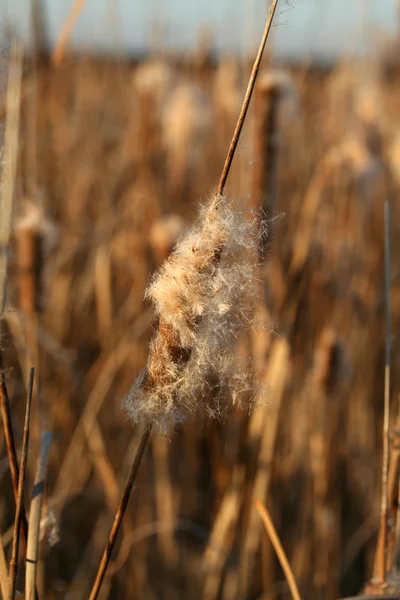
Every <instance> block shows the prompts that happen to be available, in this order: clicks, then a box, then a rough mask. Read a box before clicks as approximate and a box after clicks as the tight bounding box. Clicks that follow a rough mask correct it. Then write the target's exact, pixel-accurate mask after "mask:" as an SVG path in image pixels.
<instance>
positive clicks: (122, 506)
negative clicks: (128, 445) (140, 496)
mask: <svg viewBox="0 0 400 600" xmlns="http://www.w3.org/2000/svg"><path fill="white" fill-rule="evenodd" d="M151 430H152V427H151V426H149V427H147V428H146V429H145V430H144V431H143V433H142V437H141V439H140V442H139V446H138V448H137V451H136V454H135V456H134V459H133V461H132V464H131V468H130V470H129V474H128V477H127V480H126V482H125V487H124V491H123V494H122V498H121V501H120V503H119V506H118V509H117V512H116V515H115V518H114V523H113V525H112V528H111V532H110V535H109V538H108V542H107V546H106V548H105V550H104V552H103V556H102V559H101V562H100V566H99V569H98V571H97V575H96V579H95V582H94V584H93V588H92V591H91V593H90V596H89V599H90V600H95V598H97V596H98V594H99V591H100V588H101V584H102V582H103V579H104V575H105V572H106V569H107V565H108V563H109V561H110V557H111V553H112V551H113V548H114V546H115V541H116V539H117V535H118V531H119V529H120V527H121V523H122V519H123V518H124V514H125V511H126V507H127V505H128V500H129V496H130V494H131V491H132V487H133V485H134V483H135V480H136V477H137V474H138V471H139V467H140V463H141V462H142V458H143V455H144V452H145V450H146V447H147V444H148V442H149V439H150V434H151Z"/></svg>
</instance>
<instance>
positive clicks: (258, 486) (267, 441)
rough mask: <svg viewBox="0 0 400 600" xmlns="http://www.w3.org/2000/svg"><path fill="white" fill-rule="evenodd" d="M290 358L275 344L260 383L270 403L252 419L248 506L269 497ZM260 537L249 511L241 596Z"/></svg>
mask: <svg viewBox="0 0 400 600" xmlns="http://www.w3.org/2000/svg"><path fill="white" fill-rule="evenodd" d="M289 357H290V346H289V342H288V340H287V339H285V338H282V339H279V340H276V341H275V343H274V345H273V348H272V353H271V356H270V359H269V362H268V365H267V368H266V371H265V373H264V375H263V376H262V379H261V385H262V386H265V387H266V388H267V389H268V391H269V395H270V397H271V403H270V404H269V406H268V411H267V410H266V409H265V408H259V409H255V410H254V411H253V413H252V415H251V419H250V424H249V442H248V443H249V444H257V443H258V442H259V450H258V456H257V459H256V464H257V471H256V475H255V478H254V481H253V486H252V490H251V498H252V504H251V506H253V505H254V502H255V501H256V500H258V499H262V501H264V502H265V499H266V497H267V494H268V490H269V483H270V480H271V467H272V457H273V453H274V448H275V442H276V436H277V432H278V422H279V416H280V412H281V403H282V399H283V394H284V391H285V386H286V380H287V373H288V369H289ZM256 447H257V446H256ZM260 535H261V529H260V522H259V519H258V518H257V513H256V511H255V510H250V514H249V520H248V523H247V529H246V533H245V540H244V547H243V549H242V559H241V564H240V569H239V588H240V591H241V592H243V590H244V588H245V586H246V585H247V582H248V581H249V577H250V573H251V569H252V566H253V561H254V556H255V554H256V551H257V548H258V545H259V541H260Z"/></svg>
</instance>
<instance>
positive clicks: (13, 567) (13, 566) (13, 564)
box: [8, 369, 35, 600]
mask: <svg viewBox="0 0 400 600" xmlns="http://www.w3.org/2000/svg"><path fill="white" fill-rule="evenodd" d="M34 376H35V371H34V369H31V372H30V376H29V388H28V399H27V402H26V411H25V423H24V435H23V441H22V453H21V465H20V469H19V480H18V496H17V506H16V509H15V520H14V534H13V546H12V555H11V561H10V576H9V585H8V597H9V600H14V597H15V592H16V589H15V586H16V582H17V568H18V550H19V531H20V525H21V517H22V511H23V494H24V485H25V473H26V464H27V459H28V443H29V426H30V416H31V406H32V393H33V381H34Z"/></svg>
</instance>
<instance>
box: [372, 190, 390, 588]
mask: <svg viewBox="0 0 400 600" xmlns="http://www.w3.org/2000/svg"><path fill="white" fill-rule="evenodd" d="M390 240H391V238H390V205H389V202H388V201H386V202H385V317H386V344H385V384H384V414H383V456H382V491H381V522H380V529H379V535H378V541H377V548H376V555H375V563H374V570H373V580H374V581H376V582H379V583H384V582H385V581H386V571H387V551H388V505H389V502H388V474H389V444H390V438H389V435H390V363H391V318H390V287H391V266H390V261H391V247H390V246H391V244H390Z"/></svg>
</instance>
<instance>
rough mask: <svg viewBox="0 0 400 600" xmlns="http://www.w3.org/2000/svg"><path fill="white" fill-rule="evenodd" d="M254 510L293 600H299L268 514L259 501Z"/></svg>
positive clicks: (297, 591) (284, 555) (290, 570)
mask: <svg viewBox="0 0 400 600" xmlns="http://www.w3.org/2000/svg"><path fill="white" fill-rule="evenodd" d="M256 508H257V510H258V512H259V515H260V517H261V519H262V521H263V523H264V526H265V529H266V531H267V533H268V536H269V539H270V540H271V544H272V545H273V547H274V550H275V552H276V555H277V557H278V559H279V562H280V564H281V567H282V570H283V572H284V573H285V577H286V580H287V582H288V585H289V588H290V592H291V594H292V597H293V600H301V597H300V593H299V589H298V587H297V583H296V580H295V578H294V575H293V571H292V569H291V567H290V564H289V561H288V559H287V557H286V554H285V551H284V549H283V547H282V544H281V541H280V539H279V536H278V534H277V532H276V529H275V527H274V524H273V522H272V519H271V517H270V515H269V512H268V511H267V509H266V507H265V506H264V505H263V504H262V503H261V502H259V501H256Z"/></svg>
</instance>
